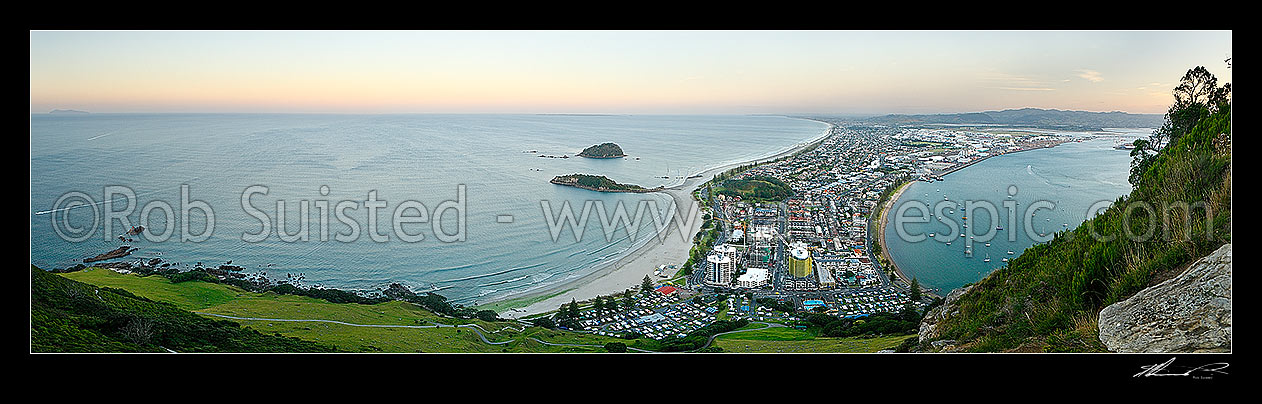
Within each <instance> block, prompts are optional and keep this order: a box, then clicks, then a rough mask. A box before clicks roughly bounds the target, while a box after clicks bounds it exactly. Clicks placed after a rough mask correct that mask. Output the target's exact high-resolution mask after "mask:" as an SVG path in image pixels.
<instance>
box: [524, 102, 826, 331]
mask: <svg viewBox="0 0 1262 404" xmlns="http://www.w3.org/2000/svg"><path fill="white" fill-rule="evenodd" d="M832 129H833V127H832V125H830V126H829V128H828V129H827V130H825V131H824V133H823V134H821V135H820V136H817V137H815V138H812V139H810V140H807V141H804V142H802V143H798V144H797V145H794V146H793V147H791V148H789V149H788V150H784V151H782V152H780V153H777V154H775V155H773V156H769V157H764V158H761V159H757V160H752V161H746V162H740V163H733V164H727V165H724V166H721V167H715V168H712V169H709V170H706V171H704V172H702V173H700V174H697V175H691V176H689V177H688V178H686V179H685V180H684V182H683V183H682V184H679V185H676V186H672V187H668V188H666V189H664V190H662V191H660V192H664V193H666V194H667V195H669V196H670V197H671V199H673V200H674V201H675V205H676V206H677V207H678V208H677V210H676V212H682V213H683V214H687V213H689V212H688V211H689V210H690V209H692V207H693V205H694V204H696V203H697V202H696V201H695V200H693V199H692V193H693V191H695V190H697V188H699V187H700V186H701V184H704V183H705V182H707V181H709V180H710V179H712V178H714V176H715V175H718V174H720V173H722V172H724V171H727V170H730V169H733V168H736V167H740V166H743V165H749V164H755V163H762V162H767V161H771V160H776V159H779V158H782V157H785V156H789V155H792V154H793V153H797V152H798V151H801V150H803V149H805V148H807V147H809V146H810V145H812V144H815V143H817V142H819V141H821V140H822V139H824V138H825V137H827V136H828V134H830V133H832ZM701 214H702V212H701V209H699V208H698V209H696V210H695V211H693V212H692V217H691V218H688V219H687V220H683V221H682V222H683V223H688V224H690V226H689V228H688V229H687V231H685V232H684V234H686V235H688V237H686V238H684V237H680V235H679V230H678V228H677V227H676V226H675V225H674V224H673V223H674V222H673V221H672V224H671V225H669V226H667V228H666V229H665V230H664V231H666V232H667V233H666V234H664V235H663V236H662V238H661V239H660V241H659V240H658V239H655V240H652V241H650V242H648V243H645V244H644V245H642V246H640V247H639V248H638V249H636V250H635V251H632V252H630V253H628V254H627V255H625V256H623V257H621V258H620V259H618V260H617V261H615V262H613V263H612V264H607V265H604V266H602V267H601V268H599V269H597V270H596V271H594V272H592V273H590V274H588V275H585V276H583V277H581V278H577V279H574V280H572V281H569V282H561V283H557V284H554V285H550V286H548V287H545V288H541V289H538V290H534V291H531V292H529V293H526V294H523V295H521V296H515V297H513V298H512V299H511V300H519V301H527V302H530V304H529V305H526V306H525V307H519V308H509V309H506V310H502V311H501V312H500V316H501V317H504V318H523V317H528V316H531V315H535V314H539V313H546V312H549V311H552V310H556V309H557V308H558V307H560V306H561V305H562V304H565V303H569V302H570V301H571V300H576V301H584V300H589V299H593V298H595V297H597V296H608V295H612V294H616V293H621V292H624V291H626V290H627V289H635V288H639V287H640V283H641V282H643V280H644V277H645V276H646V275H647V276H649V278H651V279H653V280H654V281H657V280H660V279H661V278H657V277H654V276H653V271H654V270H656V269H657V268H658V267H660V266H662V265H675V266H676V268H675V269H674V270H675V271H679V270H680V269H681V268H679V267H680V266H682V264H683V263H684V261H686V260H687V259H688V252H689V250H691V249H692V246H693V244H692V235H694V234H696V233H697V232H698V231H699V230H700V229H701V223H702V220H701ZM668 275H671V276H672V277H673V276H674V273H670V274H668ZM545 296H546V298H543V297H545ZM540 298H542V300H539V299H540Z"/></svg>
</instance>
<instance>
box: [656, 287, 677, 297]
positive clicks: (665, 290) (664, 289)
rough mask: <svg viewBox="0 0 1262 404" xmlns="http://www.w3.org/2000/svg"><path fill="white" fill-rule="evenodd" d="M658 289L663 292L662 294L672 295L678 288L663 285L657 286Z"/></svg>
mask: <svg viewBox="0 0 1262 404" xmlns="http://www.w3.org/2000/svg"><path fill="white" fill-rule="evenodd" d="M657 291H658V292H661V294H662V295H665V296H670V295H673V294H675V292H677V291H678V289H675V287H674V286H662V287H659V288H657Z"/></svg>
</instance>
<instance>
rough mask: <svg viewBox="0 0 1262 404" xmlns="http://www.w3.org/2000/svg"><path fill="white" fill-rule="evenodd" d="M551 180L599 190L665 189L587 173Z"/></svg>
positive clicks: (645, 190)
mask: <svg viewBox="0 0 1262 404" xmlns="http://www.w3.org/2000/svg"><path fill="white" fill-rule="evenodd" d="M549 182H551V183H553V184H557V185H565V186H570V187H575V188H582V189H586V190H591V191H598V192H635V193H645V192H657V191H661V190H662V189H664V188H662V187H657V188H644V187H641V186H639V185H634V184H619V183H617V182H615V181H614V180H611V179H609V178H608V177H605V176H603V175H587V174H570V175H558V176H556V177H553V178H552V181H549Z"/></svg>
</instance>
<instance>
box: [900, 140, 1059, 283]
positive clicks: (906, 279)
mask: <svg viewBox="0 0 1262 404" xmlns="http://www.w3.org/2000/svg"><path fill="white" fill-rule="evenodd" d="M1081 141H1082V140H1072V141H1067V142H1061V143H1057V144H1054V145H1050V146H1040V147H1032V148H1028V149H1021V150H1015V151H1010V152H1007V153H1002V154H995V155H990V156H986V157H982V158H980V159H975V160H973V161H970V162H968V163H966V164H964V165H961V166H958V167H952V168H951V169H949V170H946V171H943V172H942V173H939V174H937V175H935V176H936V177H946V176H947V175H949V174H953V173H955V172H957V171H960V170H963V169H965V168H969V167H972V166H973V165H975V164H977V163H980V162H982V161H986V160H988V159H990V158H991V157H999V156H1007V155H1011V154H1016V153H1020V152H1025V151H1031V150H1045V149H1050V148H1053V147H1056V146H1060V145H1062V144H1065V143H1076V142H1081ZM919 181H920V180H911V181H907V183H906V184H903V186H901V187H899V188H898V190H896V191H895V192H894V193H893V194H892V195H890V199H889V200H888V201H885V206H884V207H882V208H881V217H879V218H877V232H878V234H877V237H880V240H881V256H882V257H884V258H885V260H886V261H888V262H889V263H890V267H891V268H892V269H893V270H894V274H895V275H897V276H898V278H899V279H901V280H902V281H903V282H904V283H906V284H908V285H911V278H908V277H907V274H905V273H903V270H902V269H900V268H899V267H898V264H897V263H895V262H894V257H893V256H892V255H890V248H889V246H888V245H886V244H885V226H886V225H888V224H889V216H888V214H889V208H890V207H892V206H894V205H897V204H898V198H899V197H902V195H903V191H906V190H907V188H909V187H911V184H914V183H916V182H919ZM920 287H921V289H927V288H926V287H925V285H920ZM922 292H923V293H924V294H927V295H929V296H935V297H945V296H946V294H938V293H934V292H931V291H922ZM946 293H947V294H949V293H951V291H946Z"/></svg>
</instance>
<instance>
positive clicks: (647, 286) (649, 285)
mask: <svg viewBox="0 0 1262 404" xmlns="http://www.w3.org/2000/svg"><path fill="white" fill-rule="evenodd" d="M640 290H641V291H643V292H645V293H648V292H652V291H653V279H652V278H649V276H648V275H644V281H642V282H640Z"/></svg>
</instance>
